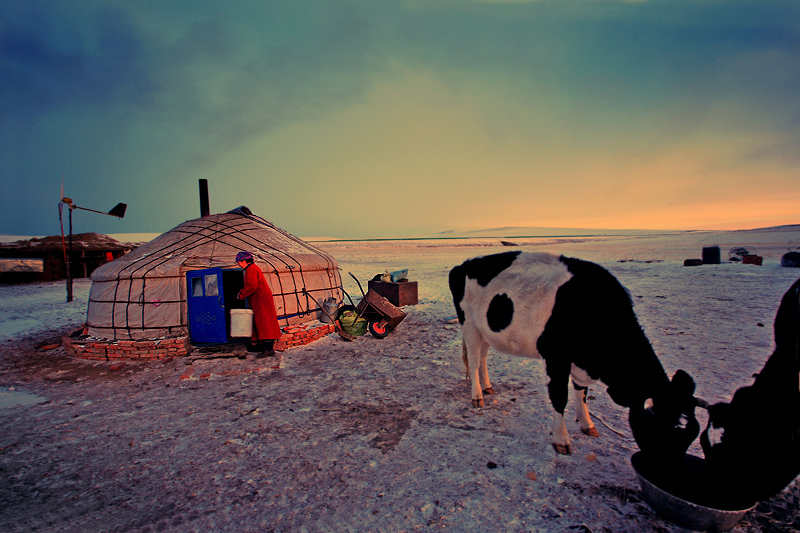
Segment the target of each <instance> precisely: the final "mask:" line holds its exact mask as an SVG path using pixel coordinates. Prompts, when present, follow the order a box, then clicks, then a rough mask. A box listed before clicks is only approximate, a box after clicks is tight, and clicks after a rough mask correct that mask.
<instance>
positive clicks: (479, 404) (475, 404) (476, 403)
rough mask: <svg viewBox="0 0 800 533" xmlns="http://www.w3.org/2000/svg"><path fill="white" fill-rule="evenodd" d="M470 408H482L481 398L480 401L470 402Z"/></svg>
mask: <svg viewBox="0 0 800 533" xmlns="http://www.w3.org/2000/svg"><path fill="white" fill-rule="evenodd" d="M472 407H483V398H481V399H480V400H472Z"/></svg>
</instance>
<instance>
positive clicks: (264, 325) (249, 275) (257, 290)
mask: <svg viewBox="0 0 800 533" xmlns="http://www.w3.org/2000/svg"><path fill="white" fill-rule="evenodd" d="M238 298H239V299H240V300H243V299H244V298H247V299H248V302H249V303H250V309H252V310H253V336H252V337H251V339H252V340H253V341H254V342H255V341H260V340H268V339H279V338H280V336H281V328H280V326H279V325H278V313H277V312H276V311H275V300H274V299H273V297H272V291H271V290H270V288H269V284H268V283H267V278H265V277H264V273H263V272H261V269H260V268H259V267H258V266H256V264H255V263H250V264H249V265H247V267H246V268H245V269H244V287H243V288H242V290H240V291H239V294H238Z"/></svg>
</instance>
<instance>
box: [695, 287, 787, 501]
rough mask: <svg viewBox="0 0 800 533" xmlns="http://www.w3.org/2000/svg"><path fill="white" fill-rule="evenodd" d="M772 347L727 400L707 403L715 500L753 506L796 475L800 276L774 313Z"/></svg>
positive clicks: (707, 474)
mask: <svg viewBox="0 0 800 533" xmlns="http://www.w3.org/2000/svg"><path fill="white" fill-rule="evenodd" d="M774 329H775V351H774V352H773V353H772V355H771V356H770V357H769V359H768V360H767V362H766V364H765V365H764V368H763V369H762V370H761V372H760V373H758V374H757V375H756V378H755V381H754V382H753V384H752V385H750V386H749V387H743V388H740V389H738V390H737V391H736V393H735V394H734V395H733V399H732V400H731V401H730V403H717V404H714V405H712V406H710V407H708V416H709V422H708V426H707V427H706V430H705V431H703V433H702V435H701V436H700V443H701V445H702V447H703V453H704V455H705V464H704V472H703V474H704V475H703V479H705V482H706V484H707V485H708V489H707V493H709V494H714V495H716V497H717V499H718V500H719V502H718V504H720V505H722V504H724V505H738V506H740V507H739V508H742V509H743V508H746V506H749V505H753V504H754V503H755V502H758V501H761V500H765V499H767V498H770V497H771V496H773V495H775V494H777V493H778V492H780V491H781V490H783V489H784V488H785V487H786V485H788V484H789V483H790V482H791V481H792V480H793V479H794V478H795V477H797V475H798V474H800V280H798V281H796V282H795V283H794V284H793V285H792V287H791V288H790V289H789V290H788V291H787V292H786V294H785V295H784V296H783V299H782V300H781V304H780V307H779V308H778V312H777V315H776V317H775V327H774Z"/></svg>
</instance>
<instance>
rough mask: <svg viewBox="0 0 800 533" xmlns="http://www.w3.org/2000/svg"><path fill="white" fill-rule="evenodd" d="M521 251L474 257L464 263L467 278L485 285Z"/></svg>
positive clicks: (482, 285)
mask: <svg viewBox="0 0 800 533" xmlns="http://www.w3.org/2000/svg"><path fill="white" fill-rule="evenodd" d="M520 253H521V252H505V253H502V254H494V255H487V256H484V257H476V258H475V259H470V260H469V261H466V262H465V263H464V265H463V266H464V267H465V269H466V274H467V276H468V277H469V278H471V279H474V280H475V281H477V282H478V285H480V286H481V287H485V286H487V285H488V284H489V282H490V281H492V280H493V279H494V278H496V277H497V275H498V274H500V272H502V271H503V270H505V269H507V268H508V267H510V266H511V264H512V263H513V262H514V261H515V260H516V259H517V257H519V254H520Z"/></svg>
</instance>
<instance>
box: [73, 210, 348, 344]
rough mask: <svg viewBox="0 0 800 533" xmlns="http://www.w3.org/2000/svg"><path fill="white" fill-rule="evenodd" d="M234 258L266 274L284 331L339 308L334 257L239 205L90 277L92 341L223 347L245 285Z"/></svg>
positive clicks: (160, 239)
mask: <svg viewBox="0 0 800 533" xmlns="http://www.w3.org/2000/svg"><path fill="white" fill-rule="evenodd" d="M239 251H248V252H251V253H252V254H253V255H254V257H255V263H256V264H257V265H258V266H259V267H260V268H261V270H262V271H263V272H264V274H265V276H266V278H267V281H268V283H269V285H270V288H271V289H272V293H273V295H274V297H275V308H276V310H277V312H278V321H279V323H280V324H281V326H282V327H283V326H287V325H292V324H298V323H302V322H308V321H312V320H318V319H320V318H321V312H322V311H321V308H322V306H323V302H324V301H325V300H328V299H330V298H334V299H335V300H336V302H341V301H342V297H343V290H342V281H341V275H340V273H339V266H338V264H337V262H336V260H335V259H334V258H333V257H331V256H330V255H328V254H327V253H325V252H324V251H322V250H320V249H319V248H317V247H315V246H312V245H310V244H309V243H307V242H305V241H303V240H301V239H299V238H297V237H294V236H293V235H291V234H289V233H287V232H286V231H284V230H282V229H280V228H277V227H275V226H274V225H273V224H272V223H270V222H268V221H266V220H264V219H263V218H261V217H258V216H256V215H254V214H253V213H252V212H251V211H250V210H249V209H248V208H246V207H244V206H242V207H239V208H237V209H234V210H233V211H230V212H228V213H224V214H220V215H208V216H203V217H201V218H198V219H195V220H189V221H187V222H184V223H183V224H180V225H179V226H177V227H175V228H173V229H172V230H170V231H168V232H166V233H164V234H163V235H160V236H159V237H156V238H155V239H153V240H152V241H150V242H149V243H147V244H144V245H142V246H140V247H139V248H137V249H135V250H134V251H132V252H130V253H128V254H126V255H124V256H123V257H121V258H119V259H117V260H115V261H113V262H111V263H107V264H105V265H103V266H101V267H100V268H98V269H97V270H95V271H94V272H93V273H92V288H91V291H90V293H89V306H88V311H87V325H88V328H89V331H88V333H89V335H91V336H93V337H97V338H101V339H108V340H146V339H158V338H163V337H176V336H185V335H187V334H188V335H189V336H190V337H191V339H192V341H193V342H227V341H228V340H230V339H229V335H230V311H231V309H241V308H244V307H245V305H246V304H245V302H244V301H242V300H238V299H237V298H236V295H237V293H238V292H239V289H241V288H242V287H243V286H244V277H243V274H242V270H241V269H240V268H239V267H238V266H237V265H236V262H235V260H234V259H235V257H236V254H237V253H238V252H239Z"/></svg>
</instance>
